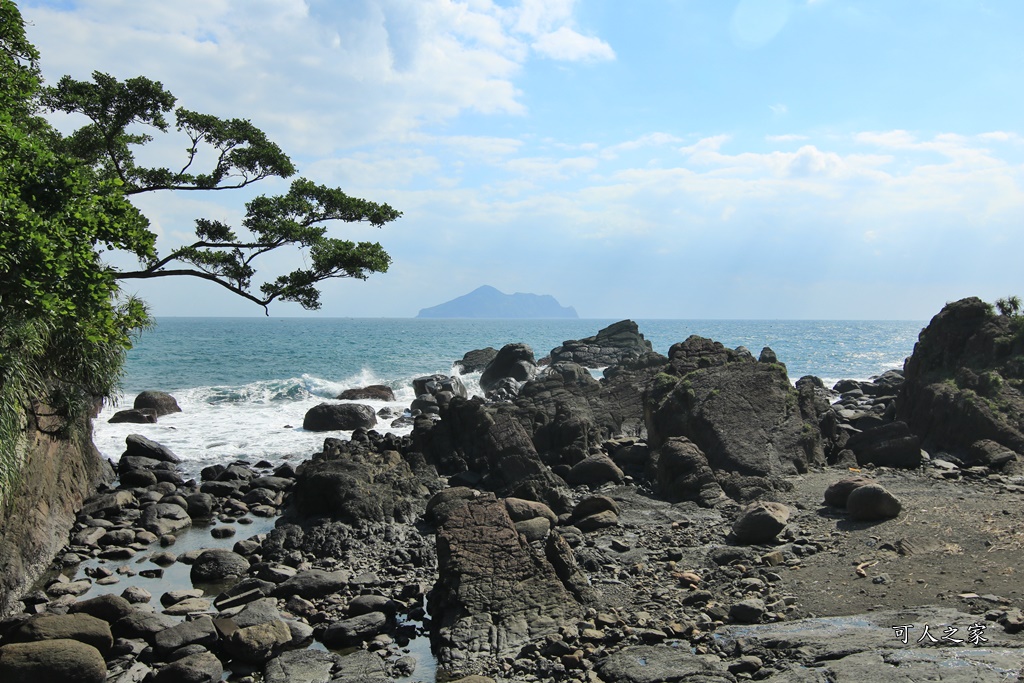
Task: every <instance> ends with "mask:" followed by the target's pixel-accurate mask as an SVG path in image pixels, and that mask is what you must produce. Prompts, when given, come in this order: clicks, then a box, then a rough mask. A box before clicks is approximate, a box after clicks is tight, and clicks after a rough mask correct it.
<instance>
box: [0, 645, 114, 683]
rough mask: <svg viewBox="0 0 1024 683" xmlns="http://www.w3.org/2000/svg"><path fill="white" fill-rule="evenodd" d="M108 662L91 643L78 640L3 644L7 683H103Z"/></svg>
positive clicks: (1, 670)
mask: <svg viewBox="0 0 1024 683" xmlns="http://www.w3.org/2000/svg"><path fill="white" fill-rule="evenodd" d="M106 680H107V664H106V662H104V661H103V655H101V654H100V652H99V650H97V649H96V648H95V647H93V646H91V645H87V644H85V643H83V642H80V641H77V640H68V639H63V640H46V641H37V642H31V643H10V644H8V645H4V646H3V647H0V681H3V682H4V683H44V682H45V683H103V682H104V681H106Z"/></svg>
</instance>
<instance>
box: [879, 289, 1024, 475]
mask: <svg viewBox="0 0 1024 683" xmlns="http://www.w3.org/2000/svg"><path fill="white" fill-rule="evenodd" d="M904 375H905V382H904V384H903V387H902V388H901V390H900V393H899V396H898V398H897V402H896V405H897V417H898V419H900V420H903V421H904V422H906V423H907V425H908V426H909V427H910V431H911V432H913V433H914V434H915V435H917V436H918V437H920V439H921V442H922V444H923V446H924V447H925V448H926V449H929V450H939V451H947V452H950V453H953V454H955V455H957V456H958V457H961V459H965V460H967V459H969V457H970V449H971V446H972V444H974V442H976V441H978V440H980V439H989V440H991V441H994V442H996V443H998V444H1000V445H1002V446H1004V447H1006V448H1008V449H1010V450H1012V451H1014V452H1015V453H1017V454H1018V455H1022V454H1024V395H1022V393H1021V386H1022V380H1024V328H1021V327H1020V326H1019V325H1018V324H1017V323H1016V322H1015V321H1014V320H1013V319H1012V318H1010V317H1008V316H1003V315H997V314H996V313H995V312H994V311H993V310H992V307H991V306H989V305H988V304H986V303H985V302H983V301H981V300H980V299H977V298H974V297H972V298H968V299H962V300H960V301H956V302H954V303H951V304H947V305H946V306H945V307H944V308H943V309H942V311H940V312H939V313H938V314H937V315H936V316H935V317H934V318H932V320H931V322H930V323H929V324H928V326H927V327H926V328H925V329H924V330H922V332H921V334H920V336H919V338H918V342H917V344H916V345H915V346H914V353H913V355H911V356H910V358H908V359H907V362H906V364H905V366H904Z"/></svg>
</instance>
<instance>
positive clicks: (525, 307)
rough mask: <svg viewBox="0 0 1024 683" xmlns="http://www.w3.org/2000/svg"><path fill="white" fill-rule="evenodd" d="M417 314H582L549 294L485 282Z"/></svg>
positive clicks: (431, 315) (516, 315)
mask: <svg viewBox="0 0 1024 683" xmlns="http://www.w3.org/2000/svg"><path fill="white" fill-rule="evenodd" d="M416 317H417V318H579V316H578V315H577V314H576V309H575V308H573V307H572V306H562V305H561V304H559V303H558V301H557V300H556V299H555V297H553V296H550V295H548V294H522V293H519V292H517V293H515V294H505V293H504V292H499V291H498V290H497V289H495V288H494V287H491V286H489V285H484V286H483V287H478V288H477V289H474V290H473V291H472V292H470V293H469V294H464V295H463V296H460V297H457V298H455V299H452V300H451V301H446V302H445V303H443V304H438V305H437V306H431V307H430V308H424V309H422V310H420V312H419V313H418V314H417V315H416Z"/></svg>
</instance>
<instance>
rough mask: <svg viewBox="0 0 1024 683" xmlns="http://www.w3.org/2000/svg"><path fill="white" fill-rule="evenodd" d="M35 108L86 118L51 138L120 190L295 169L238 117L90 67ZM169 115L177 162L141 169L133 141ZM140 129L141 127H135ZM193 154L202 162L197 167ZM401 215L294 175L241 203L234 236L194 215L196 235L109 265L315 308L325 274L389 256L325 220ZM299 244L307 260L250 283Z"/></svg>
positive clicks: (180, 187) (220, 185)
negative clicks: (260, 267) (188, 105)
mask: <svg viewBox="0 0 1024 683" xmlns="http://www.w3.org/2000/svg"><path fill="white" fill-rule="evenodd" d="M40 100H41V104H42V105H43V106H45V107H46V108H48V109H50V110H52V111H62V112H66V113H77V114H82V115H84V116H86V117H87V118H88V119H89V123H88V124H87V125H85V126H83V127H82V128H80V129H78V130H77V131H75V132H74V133H73V134H71V135H68V136H67V137H65V138H62V139H61V140H60V141H59V145H58V146H59V147H60V149H61V150H62V151H63V152H64V153H66V154H67V155H69V156H71V157H73V158H75V159H78V160H79V161H80V162H81V163H83V164H85V165H86V166H88V167H89V168H90V169H91V170H92V171H93V173H94V174H95V176H96V177H97V178H98V179H100V180H101V181H104V182H114V183H117V184H119V186H120V188H121V191H122V192H123V193H124V195H125V196H132V195H137V194H141V193H145V192H156V191H160V190H173V191H197V190H203V191H220V190H230V189H239V188H242V187H246V186H247V185H250V184H252V183H254V182H258V181H260V180H263V179H265V178H270V177H280V178H287V177H290V176H292V175H293V174H294V173H295V167H294V166H293V165H292V162H291V160H290V159H289V158H288V156H287V155H286V154H285V153H284V152H283V151H282V150H281V148H280V147H278V146H277V145H276V144H275V143H273V142H271V141H270V140H269V139H268V138H267V136H266V135H265V134H264V133H263V131H261V130H260V129H259V128H257V127H256V126H254V125H253V124H252V123H251V122H249V121H248V120H245V119H226V120H225V119H221V118H218V117H216V116H211V115H209V114H200V113H197V112H194V111H190V110H187V109H185V108H183V107H178V108H175V103H176V100H175V98H174V96H173V95H171V93H169V92H168V91H167V90H166V89H165V88H164V87H163V86H162V85H161V84H160V83H159V82H157V81H152V80H150V79H148V78H145V77H141V76H139V77H136V78H129V79H127V80H125V81H119V80H117V79H116V78H114V77H112V76H110V75H109V74H104V73H100V72H95V73H93V75H92V81H91V82H86V81H76V80H74V79H72V78H70V77H69V76H65V77H64V78H62V79H60V81H59V82H58V83H57V85H56V86H55V87H52V88H46V89H45V90H43V92H42V96H41V98H40ZM171 112H173V115H174V121H175V126H174V127H175V129H176V130H177V131H178V132H179V133H181V134H183V135H184V136H185V137H186V138H187V140H188V146H187V147H186V150H185V158H184V160H183V161H182V163H181V165H180V167H177V168H170V167H143V166H140V165H139V164H138V163H136V160H135V155H134V153H133V147H136V146H139V145H144V144H146V143H147V142H151V141H152V140H153V133H157V132H159V133H167V132H168V131H169V129H170V124H169V123H168V115H169V114H170V113H171ZM140 129H142V130H147V129H148V130H150V131H152V133H151V132H138V131H139V130H140ZM201 160H210V165H209V166H208V167H205V168H197V167H198V166H201V165H202V161H201ZM399 216H401V212H399V211H396V210H395V209H393V208H391V207H390V206H388V205H387V204H378V203H375V202H371V201H368V200H365V199H358V198H355V197H350V196H348V195H346V194H345V193H344V192H343V191H341V190H340V189H337V188H331V187H326V186H323V185H318V184H316V183H313V182H312V181H309V180H306V179H303V178H300V179H298V180H295V181H294V182H292V184H291V187H290V189H289V190H288V192H287V193H286V194H284V195H279V196H273V197H266V196H260V197H257V198H256V199H253V200H252V201H250V202H248V203H247V204H246V215H245V218H244V219H243V220H242V223H241V228H242V229H243V230H244V231H245V234H243V235H239V234H238V233H236V231H235V229H233V228H232V227H230V226H228V225H225V224H224V223H222V222H220V221H215V220H209V219H205V218H199V219H197V220H196V224H195V234H196V238H197V239H196V240H195V241H194V242H192V243H191V244H187V245H184V246H181V247H176V248H174V249H172V250H171V251H169V252H168V253H167V254H165V255H159V254H157V253H156V251H155V250H151V251H146V250H136V254H137V255H138V256H139V258H140V260H141V267H140V268H139V269H137V270H132V271H114V272H113V277H114V278H115V279H117V280H127V279H145V278H154V277H167V276H180V275H184V276H189V277H197V278H202V279H204V280H208V281H211V282H215V283H217V284H219V285H221V286H222V287H225V288H227V289H228V290H230V291H232V292H234V293H235V294H238V295H239V296H242V297H244V298H246V299H249V300H250V301H253V302H255V303H257V304H259V305H261V306H263V307H264V308H266V307H267V305H268V304H270V303H271V302H273V301H275V300H280V301H294V302H297V303H299V304H300V305H302V306H303V307H304V308H307V309H316V308H319V307H320V290H319V287H318V285H319V284H320V283H321V282H323V281H324V280H328V279H332V278H359V279H366V278H367V277H368V276H369V275H370V274H371V273H380V272H385V271H387V269H388V266H389V265H390V263H391V259H390V257H389V256H388V255H387V253H386V252H385V251H384V249H383V248H382V247H381V245H380V244H379V243H376V242H358V243H357V242H352V241H349V240H343V239H338V238H334V237H329V236H328V235H327V225H328V224H329V223H331V222H332V221H341V222H346V223H354V222H367V223H369V224H370V225H373V226H375V227H381V226H383V225H384V224H386V223H388V222H390V221H393V220H395V219H396V218H398V217H399ZM284 247H296V248H299V249H303V250H306V251H307V253H308V260H309V265H308V266H307V267H304V268H299V269H296V270H294V271H292V272H290V273H285V274H281V275H278V276H277V277H275V278H272V279H267V280H266V281H264V282H263V283H261V284H260V285H259V287H258V289H255V288H254V285H253V279H254V276H255V275H256V274H257V269H256V265H257V264H256V260H257V259H258V258H259V257H260V256H262V255H264V254H267V253H269V252H272V251H275V250H278V249H281V248H284Z"/></svg>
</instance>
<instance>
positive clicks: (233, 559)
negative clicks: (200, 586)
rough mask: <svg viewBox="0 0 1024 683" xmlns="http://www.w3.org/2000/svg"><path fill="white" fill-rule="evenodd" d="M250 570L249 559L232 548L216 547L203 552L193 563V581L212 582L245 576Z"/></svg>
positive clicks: (191, 573) (191, 574)
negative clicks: (231, 549)
mask: <svg viewBox="0 0 1024 683" xmlns="http://www.w3.org/2000/svg"><path fill="white" fill-rule="evenodd" d="M248 571H249V560H247V559H246V558H245V557H243V556H242V555H239V554H238V553H236V552H232V551H230V550H224V549H221V548H214V549H212V550H206V551H204V552H202V553H201V554H200V555H199V557H197V558H196V561H195V562H194V563H193V564H192V571H191V572H190V576H191V578H192V582H193V583H212V582H215V581H223V580H225V579H229V578H235V577H239V576H244V575H245V574H246V573H247V572H248Z"/></svg>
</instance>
